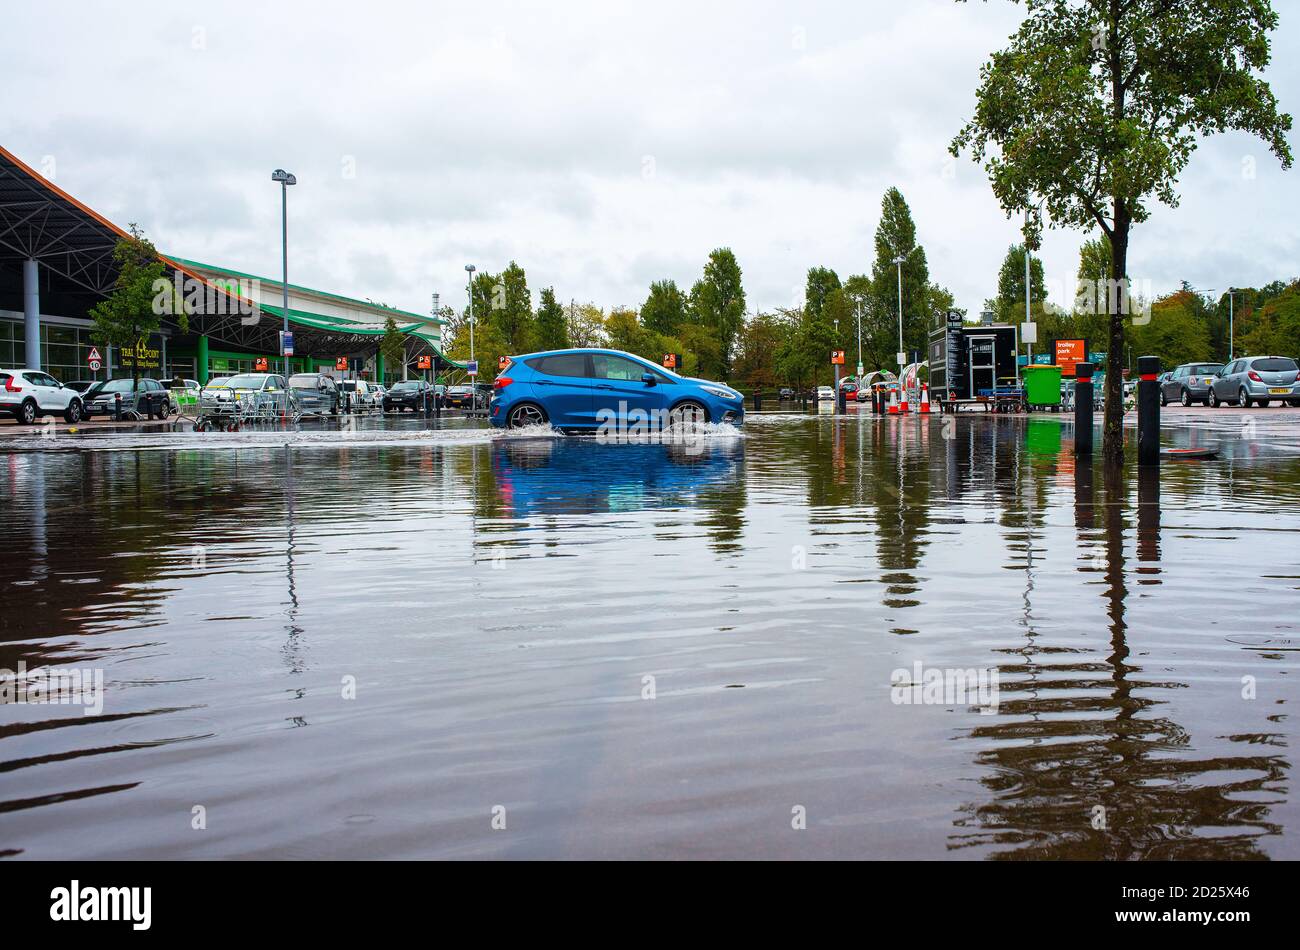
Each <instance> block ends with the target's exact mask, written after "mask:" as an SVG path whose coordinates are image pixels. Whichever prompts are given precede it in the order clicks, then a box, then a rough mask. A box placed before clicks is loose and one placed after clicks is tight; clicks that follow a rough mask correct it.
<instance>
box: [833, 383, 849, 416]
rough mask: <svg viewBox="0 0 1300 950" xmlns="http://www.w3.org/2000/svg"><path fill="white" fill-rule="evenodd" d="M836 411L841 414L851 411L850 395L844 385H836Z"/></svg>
mask: <svg viewBox="0 0 1300 950" xmlns="http://www.w3.org/2000/svg"><path fill="white" fill-rule="evenodd" d="M835 411H836V412H838V413H839V414H840V415H843V414H844V413H846V412H848V411H849V397H848V393H846V392H845V391H844V387H843V386H836V387H835Z"/></svg>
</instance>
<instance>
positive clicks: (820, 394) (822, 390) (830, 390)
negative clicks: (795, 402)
mask: <svg viewBox="0 0 1300 950" xmlns="http://www.w3.org/2000/svg"><path fill="white" fill-rule="evenodd" d="M822 400H829V401H831V402H834V401H835V388H834V387H833V386H818V387H817V401H818V402H821V401H822Z"/></svg>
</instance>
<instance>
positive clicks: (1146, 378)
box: [1137, 356, 1160, 465]
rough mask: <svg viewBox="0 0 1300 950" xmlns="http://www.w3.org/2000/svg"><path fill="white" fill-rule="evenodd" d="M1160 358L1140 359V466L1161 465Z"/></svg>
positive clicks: (1141, 357)
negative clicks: (1157, 380)
mask: <svg viewBox="0 0 1300 950" xmlns="http://www.w3.org/2000/svg"><path fill="white" fill-rule="evenodd" d="M1159 375H1160V357H1158V356H1139V357H1138V386H1137V391H1138V392H1137V402H1138V464H1139V465H1159V464H1160V384H1159V383H1158V382H1156V378H1157V377H1158V376H1159Z"/></svg>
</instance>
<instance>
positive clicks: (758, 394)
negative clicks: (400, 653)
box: [754, 389, 763, 412]
mask: <svg viewBox="0 0 1300 950" xmlns="http://www.w3.org/2000/svg"><path fill="white" fill-rule="evenodd" d="M754 411H755V412H762V411H763V391H762V390H761V389H755V390H754Z"/></svg>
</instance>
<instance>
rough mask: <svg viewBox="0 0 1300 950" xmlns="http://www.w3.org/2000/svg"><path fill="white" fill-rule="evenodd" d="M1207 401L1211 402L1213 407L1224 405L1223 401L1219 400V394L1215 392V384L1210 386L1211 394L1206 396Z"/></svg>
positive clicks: (1210, 404)
mask: <svg viewBox="0 0 1300 950" xmlns="http://www.w3.org/2000/svg"><path fill="white" fill-rule="evenodd" d="M1205 401H1206V402H1207V403H1209V406H1210V408H1211V409H1218V408H1219V406H1221V405H1223V403H1221V402H1219V396H1218V394H1217V393H1215V391H1214V387H1213V386H1211V387H1210V394H1209V395H1208V396H1206V397H1205Z"/></svg>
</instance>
